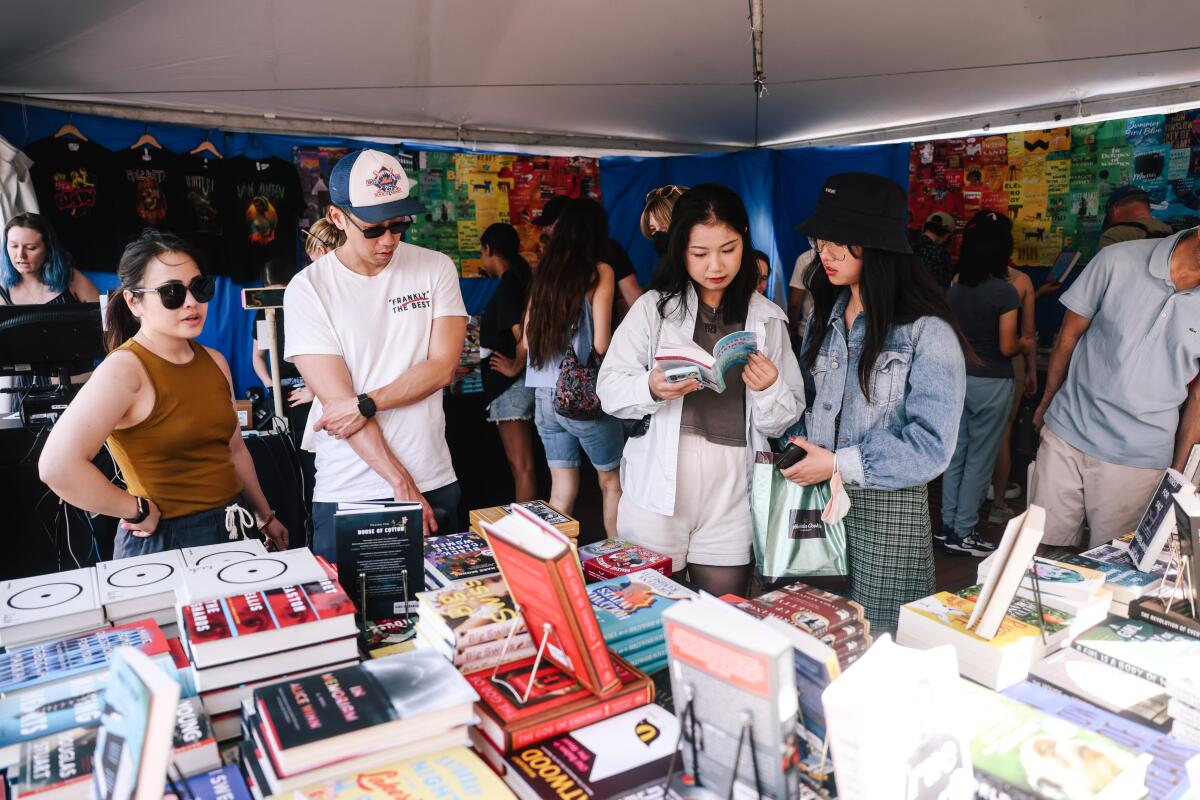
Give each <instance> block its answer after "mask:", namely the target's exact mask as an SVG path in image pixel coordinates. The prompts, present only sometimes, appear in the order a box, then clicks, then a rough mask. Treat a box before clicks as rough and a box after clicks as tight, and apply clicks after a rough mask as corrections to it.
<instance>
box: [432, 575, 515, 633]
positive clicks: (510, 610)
mask: <svg viewBox="0 0 1200 800" xmlns="http://www.w3.org/2000/svg"><path fill="white" fill-rule="evenodd" d="M417 601H418V611H419V615H420V621H419V622H418V627H419V628H423V629H425V630H427V631H428V632H429V634H430V637H431V638H435V639H444V640H445V641H447V642H448V643H450V645H451V646H452V647H453V648H454V649H456V650H465V649H466V648H468V647H471V646H474V645H479V644H484V643H485V642H491V641H495V640H497V639H503V638H504V637H506V636H508V634H509V633H510V632H511V631H514V630H515V632H516V633H517V634H520V633H523V632H524V631H525V630H526V628H525V621H524V620H523V619H522V618H521V617H520V615H518V614H517V610H516V606H514V605H513V601H512V596H511V595H510V594H509V593H508V586H507V585H506V584H505V583H504V578H502V577H500V576H498V575H497V576H493V577H489V578H467V579H465V580H462V581H459V582H457V583H454V584H451V585H450V586H447V587H446V588H444V589H434V590H432V591H428V592H419V593H418V594H417ZM514 625H515V628H514Z"/></svg>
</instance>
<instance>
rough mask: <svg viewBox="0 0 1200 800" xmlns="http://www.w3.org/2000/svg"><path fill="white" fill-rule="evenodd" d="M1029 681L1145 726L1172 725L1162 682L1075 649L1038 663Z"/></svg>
mask: <svg viewBox="0 0 1200 800" xmlns="http://www.w3.org/2000/svg"><path fill="white" fill-rule="evenodd" d="M1029 680H1031V681H1034V682H1036V683H1038V684H1040V685H1042V686H1047V687H1049V688H1051V689H1054V690H1055V691H1058V692H1062V693H1064V694H1068V695H1071V696H1072V697H1077V698H1079V699H1080V700H1083V701H1085V702H1087V703H1091V704H1092V705H1094V706H1096V707H1098V708H1102V709H1105V710H1107V711H1110V712H1112V713H1114V714H1119V715H1120V716H1122V717H1125V718H1126V719H1130V720H1133V721H1134V722H1137V723H1140V724H1142V725H1147V726H1150V727H1153V728H1157V729H1159V730H1166V729H1167V726H1168V724H1169V717H1168V714H1167V692H1166V690H1165V689H1164V688H1163V687H1162V686H1161V685H1159V684H1157V683H1155V682H1154V681H1149V680H1146V679H1145V678H1142V677H1139V676H1137V675H1133V674H1130V673H1128V672H1126V671H1124V670H1122V669H1119V668H1118V667H1113V666H1110V665H1108V664H1105V663H1104V662H1102V661H1098V660H1096V659H1094V658H1092V657H1091V656H1087V655H1084V654H1083V653H1081V652H1079V651H1078V650H1076V649H1074V648H1067V649H1065V650H1062V651H1060V652H1058V653H1055V654H1054V655H1052V656H1049V657H1048V658H1046V659H1044V660H1042V661H1039V662H1038V663H1037V664H1034V665H1033V667H1031V668H1030V670H1029Z"/></svg>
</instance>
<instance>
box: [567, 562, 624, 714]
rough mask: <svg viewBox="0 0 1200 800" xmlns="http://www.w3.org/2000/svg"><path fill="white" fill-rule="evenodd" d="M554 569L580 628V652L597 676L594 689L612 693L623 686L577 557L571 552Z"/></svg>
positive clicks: (594, 676) (599, 691) (576, 625)
mask: <svg viewBox="0 0 1200 800" xmlns="http://www.w3.org/2000/svg"><path fill="white" fill-rule="evenodd" d="M554 566H555V572H556V573H557V579H558V582H559V585H560V587H561V589H562V593H563V595H564V596H565V597H564V599H566V600H567V602H568V604H569V605H570V609H571V612H572V613H571V617H570V618H569V620H570V621H571V622H572V623H573V625H574V627H575V628H576V629H577V632H576V635H577V637H578V640H579V649H580V651H581V652H583V653H586V654H587V661H588V662H589V664H588V665H587V669H588V671H589V672H591V673H592V674H593V681H594V682H595V685H594V686H593V687H592V689H593V691H595V692H596V694H599V695H601V696H603V695H606V694H611V693H612V692H614V691H615V690H616V689H617V688H618V687H619V686H620V685H621V681H620V680H619V679H618V678H617V671H616V669H615V668H614V667H613V663H612V659H611V658H610V657H609V655H608V645H607V644H605V642H604V636H603V634H601V633H600V624H599V623H598V622H596V614H595V613H594V612H593V611H592V604H591V601H589V600H588V595H587V587H585V586H584V583H583V575H581V574H580V572H579V566H578V562H576V560H575V556H574V554H572V553H570V552H568V553H567V554H566V555H564V556H562V557H561V558H559V559H558V561H557V563H556V564H555V565H554Z"/></svg>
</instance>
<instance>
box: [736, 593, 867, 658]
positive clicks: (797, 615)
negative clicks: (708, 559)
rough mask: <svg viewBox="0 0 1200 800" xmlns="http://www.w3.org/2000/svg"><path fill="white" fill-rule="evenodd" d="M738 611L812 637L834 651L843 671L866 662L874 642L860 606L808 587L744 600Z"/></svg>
mask: <svg viewBox="0 0 1200 800" xmlns="http://www.w3.org/2000/svg"><path fill="white" fill-rule="evenodd" d="M737 607H738V608H740V609H742V610H743V611H745V612H746V613H748V614H750V615H751V616H754V617H758V618H759V619H764V618H766V617H776V618H778V619H782V620H783V621H784V622H787V623H789V624H791V625H794V626H796V627H797V628H799V629H800V630H802V631H804V632H806V633H810V634H812V635H813V636H815V637H817V638H818V639H820V640H821V641H822V642H824V643H825V644H827V645H829V646H830V647H832V648H833V650H834V652H835V653H836V654H837V657H838V664H839V665H840V666H841V668H842V669H845V668H846V667H848V666H850V665H851V664H853V663H854V662H855V661H857V660H858V659H860V658H862V656H863V653H865V652H867V648H868V647H870V646H871V643H872V642H873V641H874V639H873V638H872V637H871V623H870V621H869V620H867V618H866V615H865V614H864V612H863V607H862V606H861V605H860V604H859V603H856V602H854V601H853V600H848V599H846V598H844V597H841V596H839V595H836V594H833V593H832V592H826V591H823V590H821V589H815V588H813V587H812V586H809V585H808V584H804V583H793V584H790V585H788V586H784V587H783V588H782V589H776V590H774V591H771V592H767V593H766V594H763V595H760V596H758V597H756V598H754V599H753V600H741V601H739V602H738V603H737Z"/></svg>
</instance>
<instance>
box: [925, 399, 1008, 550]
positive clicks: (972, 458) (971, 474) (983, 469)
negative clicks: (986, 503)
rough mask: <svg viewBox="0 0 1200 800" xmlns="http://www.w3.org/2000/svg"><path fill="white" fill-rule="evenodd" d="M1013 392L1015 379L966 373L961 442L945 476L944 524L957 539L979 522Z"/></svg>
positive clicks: (966, 533) (959, 434)
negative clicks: (982, 376) (951, 530)
mask: <svg viewBox="0 0 1200 800" xmlns="http://www.w3.org/2000/svg"><path fill="white" fill-rule="evenodd" d="M1012 392H1013V379H1012V378H975V377H972V376H970V375H968V376H967V396H966V400H965V402H964V403H963V412H962V418H961V419H960V420H959V423H958V444H957V445H956V446H955V448H954V456H953V457H952V458H951V459H950V466H949V467H947V468H946V474H944V475H943V476H942V525H944V526H949V527H950V528H951V529H953V531H954V536H955V538H958V539H961V538H963V537H964V536H969V535H970V534H971V532H972V531H974V530H975V525H976V524H977V523H978V522H979V507H980V506H981V505H983V498H984V497H985V496H986V495H987V487H988V485H989V484H990V483H991V482H992V470H993V469H994V468H995V466H996V454H997V453H999V452H1000V437H1001V436H1003V435H1004V425H1005V423H1006V422H1007V420H1008V409H1009V407H1010V406H1011V405H1012Z"/></svg>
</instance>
